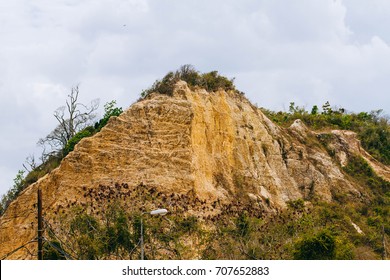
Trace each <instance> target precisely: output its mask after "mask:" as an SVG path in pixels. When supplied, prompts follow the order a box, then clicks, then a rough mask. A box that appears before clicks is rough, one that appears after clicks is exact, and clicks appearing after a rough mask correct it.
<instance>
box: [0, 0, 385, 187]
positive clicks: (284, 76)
mask: <svg viewBox="0 0 390 280" xmlns="http://www.w3.org/2000/svg"><path fill="white" fill-rule="evenodd" d="M389 26H390V1H388V0H288V1H286V0H240V1H238V0H234V1H233V0H207V1H206V0H193V1H186V0H176V1H172V0H56V1H53V0H34V1H31V0H12V1H7V0H0V110H1V117H0V132H1V138H0V194H3V193H5V192H6V191H7V190H8V189H9V188H10V187H11V186H12V184H13V180H12V179H13V178H14V177H15V175H16V173H17V171H18V170H19V169H23V167H22V164H23V162H24V161H25V158H26V157H27V156H29V155H30V154H35V156H36V158H39V153H40V150H39V148H37V145H36V143H37V141H38V140H39V138H41V137H44V136H46V135H47V134H48V133H49V132H50V131H51V130H52V129H53V128H54V127H55V126H56V120H55V119H54V117H53V111H54V110H55V109H56V108H58V107H60V106H61V105H63V104H64V102H65V100H66V97H67V94H68V93H69V92H70V88H71V87H72V86H75V85H77V84H79V85H80V99H81V101H82V102H84V103H88V102H89V101H90V100H92V99H96V98H99V99H100V104H101V106H100V107H101V111H102V109H103V105H104V104H105V103H106V102H108V101H111V100H114V99H115V100H117V101H118V105H120V106H122V107H123V108H127V107H129V106H130V105H131V104H132V103H133V102H135V101H136V100H137V99H138V97H139V93H140V92H141V91H142V89H145V88H147V87H149V86H150V85H151V84H152V83H153V81H154V80H156V79H158V78H161V77H162V76H163V75H164V74H166V73H167V72H168V71H170V70H176V69H177V68H179V67H180V66H181V65H183V64H192V65H194V66H195V67H196V68H197V69H198V70H199V71H201V72H207V71H211V70H218V71H219V72H220V73H221V74H223V75H225V76H228V77H231V78H232V77H235V78H236V80H235V82H236V85H237V87H238V89H239V90H241V91H243V92H245V93H246V96H247V97H248V98H249V99H250V100H251V101H252V102H253V103H256V104H257V105H258V106H262V107H266V108H269V109H274V110H283V109H287V108H288V105H289V102H291V101H295V103H296V104H297V105H299V106H305V107H306V108H308V109H310V108H311V107H312V106H313V105H314V104H317V105H319V106H321V105H322V104H324V103H325V102H326V101H329V102H330V104H331V105H334V106H340V107H344V108H346V109H349V110H351V111H355V112H357V111H371V110H374V109H384V110H385V111H386V113H390V94H389V88H390V75H389V74H390V29H389V28H388V27H389Z"/></svg>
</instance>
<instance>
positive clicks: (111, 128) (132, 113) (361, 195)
mask: <svg viewBox="0 0 390 280" xmlns="http://www.w3.org/2000/svg"><path fill="white" fill-rule="evenodd" d="M331 133H332V135H335V137H334V138H333V140H332V143H331V145H332V147H333V148H334V151H335V154H336V156H335V157H333V158H332V157H331V156H329V154H328V152H327V151H326V149H325V148H324V147H323V146H322V145H321V144H320V142H319V141H318V138H319V134H315V133H313V132H311V131H309V130H308V129H307V128H306V127H305V126H304V125H303V124H302V123H301V122H300V121H296V122H294V124H293V125H292V126H291V127H290V128H289V129H282V128H280V127H278V126H276V125H275V124H273V123H272V122H271V121H270V120H269V119H267V118H266V117H265V116H264V115H263V113H262V112H261V111H260V110H259V109H257V108H256V107H254V106H253V105H251V104H250V102H249V101H248V100H246V99H245V98H244V97H243V96H241V95H239V94H237V93H233V92H224V91H218V92H215V93H208V92H206V91H205V90H203V89H197V90H190V89H189V88H188V87H187V85H186V83H185V82H179V83H178V84H177V87H176V89H175V92H174V95H173V96H172V97H170V96H166V95H158V94H155V95H152V96H150V97H148V98H147V99H145V100H142V101H140V102H137V103H135V104H133V105H132V106H131V107H130V108H129V109H128V110H127V111H125V112H124V113H123V114H122V115H120V116H119V117H116V118H112V119H111V120H110V122H109V124H108V125H107V126H106V127H105V128H103V129H102V131H101V132H100V133H98V134H96V135H95V136H93V137H90V138H86V139H83V140H82V141H81V142H80V143H79V144H78V145H77V146H76V148H75V150H74V151H73V152H71V153H70V154H69V155H68V156H67V157H66V158H65V159H63V161H62V163H61V165H60V166H59V167H58V168H57V169H56V170H54V171H53V172H51V173H50V174H48V175H46V176H45V177H43V178H42V179H40V180H39V181H38V182H36V183H35V184H33V185H31V186H29V187H28V188H27V189H26V190H24V191H23V193H22V194H21V195H20V196H19V197H18V199H17V200H15V201H14V202H13V203H12V204H11V205H10V206H9V208H8V209H7V211H6V212H5V214H4V215H3V216H2V217H1V218H0V256H2V255H4V254H6V253H8V252H10V251H12V250H13V249H15V248H17V247H19V246H21V245H23V244H25V243H26V242H28V241H29V240H32V239H33V238H34V237H35V236H36V224H37V223H36V207H35V206H36V193H37V189H38V188H40V189H41V190H42V193H43V207H44V213H45V219H46V220H50V221H54V220H55V219H56V217H58V216H59V215H66V214H67V213H68V211H70V210H69V209H71V208H72V207H73V206H76V205H80V206H81V207H87V208H88V211H90V213H97V212H99V211H100V210H101V209H102V207H104V205H105V203H108V202H110V201H114V200H120V201H121V202H122V203H124V205H127V207H128V209H129V211H144V210H145V209H154V208H157V207H165V208H167V209H168V210H169V211H170V212H176V213H177V212H180V213H183V215H196V216H197V217H199V218H200V219H201V220H204V221H209V222H211V223H212V221H213V219H215V218H218V216H219V215H221V214H223V213H237V212H239V211H242V210H243V209H245V210H246V211H249V212H250V213H251V214H252V215H254V216H259V217H260V216H262V215H266V214H267V213H272V212H277V211H278V210H279V209H281V208H283V207H285V206H286V202H287V201H289V200H296V199H298V198H304V199H310V198H312V197H318V198H320V199H322V200H325V201H331V200H332V197H333V194H334V193H340V192H341V193H343V194H345V195H346V196H347V197H349V198H350V199H356V200H363V199H365V198H366V197H367V195H366V192H365V190H364V189H361V188H360V187H358V186H357V185H355V184H354V183H352V182H350V181H349V180H348V178H346V177H345V175H344V174H343V172H342V171H341V169H340V167H341V166H342V165H344V164H345V163H346V161H347V160H348V153H359V154H362V155H364V156H365V158H366V159H368V160H369V162H370V164H371V165H372V166H373V167H374V168H375V170H376V171H377V173H378V174H380V175H381V176H382V177H384V178H385V179H387V180H390V175H389V174H390V172H389V169H388V167H386V166H383V165H380V164H379V163H377V162H376V161H375V160H373V159H372V158H371V157H369V155H368V154H366V153H365V152H364V151H363V150H362V148H360V146H359V142H358V141H357V140H356V137H355V136H354V135H353V134H351V133H349V132H342V131H333V132H331ZM35 246H36V245H31V244H30V245H27V248H28V249H29V250H30V251H31V252H35ZM10 258H18V259H25V258H27V259H28V258H32V257H31V254H29V253H28V251H27V250H19V251H18V252H16V253H15V254H13V255H12V256H10Z"/></svg>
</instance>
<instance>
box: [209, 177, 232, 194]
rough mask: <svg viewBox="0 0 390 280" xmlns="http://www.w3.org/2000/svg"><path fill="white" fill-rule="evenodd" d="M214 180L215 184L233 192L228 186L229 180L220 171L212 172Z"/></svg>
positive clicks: (230, 192)
mask: <svg viewBox="0 0 390 280" xmlns="http://www.w3.org/2000/svg"><path fill="white" fill-rule="evenodd" d="M213 177H214V181H215V183H216V185H217V186H220V187H222V188H223V189H225V190H227V191H228V192H229V194H233V193H232V190H231V188H230V185H229V182H228V181H227V179H226V178H225V176H224V175H223V174H222V173H216V174H214V176H213Z"/></svg>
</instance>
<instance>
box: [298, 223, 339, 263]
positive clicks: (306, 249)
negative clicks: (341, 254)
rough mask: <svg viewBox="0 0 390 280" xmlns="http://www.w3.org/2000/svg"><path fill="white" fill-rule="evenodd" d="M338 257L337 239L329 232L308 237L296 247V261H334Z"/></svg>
mask: <svg viewBox="0 0 390 280" xmlns="http://www.w3.org/2000/svg"><path fill="white" fill-rule="evenodd" d="M335 257H336V238H335V237H334V236H333V234H332V233H331V232H330V231H329V230H322V231H321V232H319V233H317V234H316V235H315V236H306V237H304V238H303V239H302V240H301V241H300V242H298V243H297V244H296V245H295V252H294V259H296V260H332V259H335Z"/></svg>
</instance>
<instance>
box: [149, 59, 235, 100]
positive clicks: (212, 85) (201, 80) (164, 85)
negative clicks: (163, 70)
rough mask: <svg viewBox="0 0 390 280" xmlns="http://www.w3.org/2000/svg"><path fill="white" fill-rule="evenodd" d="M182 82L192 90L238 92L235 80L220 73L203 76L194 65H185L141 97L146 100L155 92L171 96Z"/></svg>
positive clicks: (169, 74) (156, 83) (167, 75)
mask: <svg viewBox="0 0 390 280" xmlns="http://www.w3.org/2000/svg"><path fill="white" fill-rule="evenodd" d="M180 80H182V81H185V82H187V84H188V86H189V87H191V88H193V87H196V86H198V87H201V88H204V89H206V90H207V91H217V90H219V89H223V90H226V91H230V90H234V91H236V92H238V91H237V90H236V88H235V86H234V79H228V78H226V77H224V76H221V75H219V74H218V71H211V72H209V73H203V74H202V73H200V72H198V71H197V70H196V69H195V68H194V67H193V66H192V65H183V66H182V67H181V68H180V69H179V70H177V71H175V72H169V73H168V74H166V75H165V76H164V78H162V79H161V80H157V81H155V82H154V84H153V85H152V86H151V87H150V88H149V89H147V90H144V91H143V92H142V93H141V97H142V98H146V97H147V96H148V95H149V94H151V93H154V92H156V93H160V94H166V95H170V96H171V95H172V94H173V90H174V86H175V84H176V83H177V82H178V81H180ZM240 93H241V92H240ZM241 94H242V93H241Z"/></svg>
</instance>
